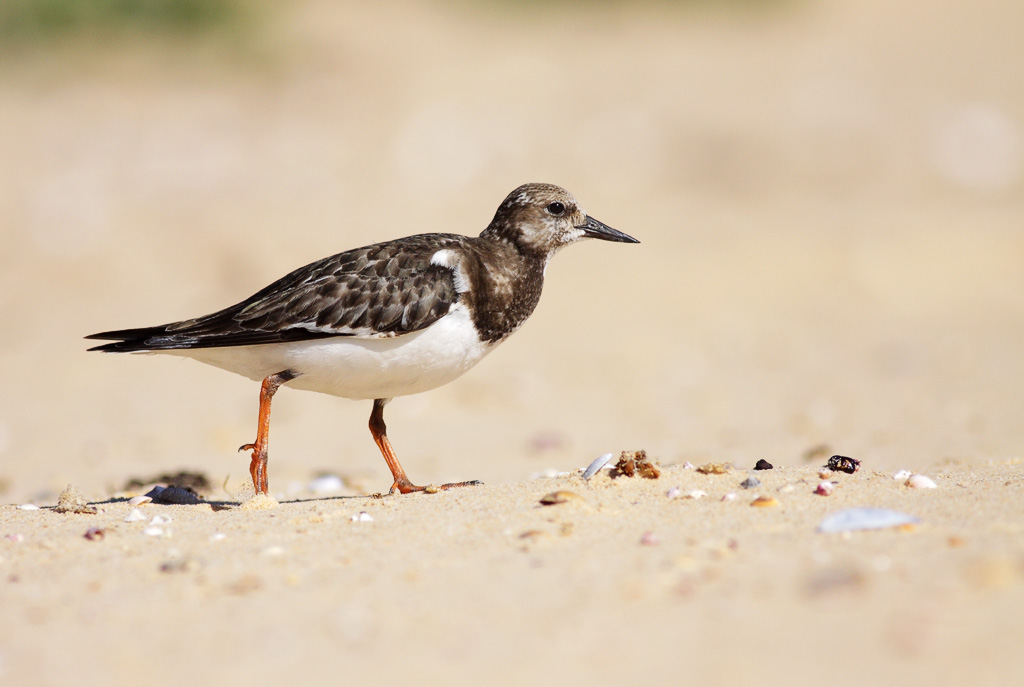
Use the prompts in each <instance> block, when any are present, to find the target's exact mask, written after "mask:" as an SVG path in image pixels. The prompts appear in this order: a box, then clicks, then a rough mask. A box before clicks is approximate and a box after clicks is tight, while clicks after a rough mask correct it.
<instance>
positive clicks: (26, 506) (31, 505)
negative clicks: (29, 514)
mask: <svg viewBox="0 0 1024 687" xmlns="http://www.w3.org/2000/svg"><path fill="white" fill-rule="evenodd" d="M18 510H39V506H37V505H36V504H34V503H23V504H21V505H20V506H18Z"/></svg>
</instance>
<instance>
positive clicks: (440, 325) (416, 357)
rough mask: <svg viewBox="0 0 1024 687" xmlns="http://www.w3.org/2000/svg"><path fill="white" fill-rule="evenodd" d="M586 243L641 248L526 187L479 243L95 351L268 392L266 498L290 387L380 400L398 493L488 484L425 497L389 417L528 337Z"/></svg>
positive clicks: (297, 286) (262, 438)
mask: <svg viewBox="0 0 1024 687" xmlns="http://www.w3.org/2000/svg"><path fill="white" fill-rule="evenodd" d="M584 239H599V240H602V241H612V242H618V243H639V241H638V240H637V239H635V238H633V237H632V236H629V235H628V234H625V233H623V232H621V231H618V230H616V229H613V228H611V227H609V226H608V225H606V224H604V223H602V222H600V221H598V220H596V219H594V218H593V217H590V216H589V215H588V214H587V213H586V212H585V211H584V209H583V207H582V206H581V205H580V203H579V202H578V201H577V200H576V198H575V197H574V196H573V195H572V194H571V193H569V192H568V191H566V190H565V189H563V188H561V187H559V186H555V185H553V184H542V183H530V184H524V185H522V186H520V187H518V188H516V189H515V190H513V191H512V192H511V193H509V194H508V196H507V197H506V198H505V199H504V201H502V203H501V204H500V205H499V206H498V209H497V211H496V212H495V214H494V218H493V219H492V220H491V222H490V223H489V224H488V225H487V227H486V228H485V229H484V230H483V231H482V232H481V233H480V235H479V236H476V237H470V236H463V235H461V234H447V233H428V234H418V235H415V236H408V237H405V238H400V239H396V240H392V241H386V242H382V243H375V244H373V245H369V246H365V247H363V248H356V249H354V250H349V251H346V252H343V253H338V254H336V255H332V256H330V257H327V258H323V259H322V260H318V261H316V262H313V263H310V264H308V265H306V266H305V267H300V268H299V269H297V270H294V271H293V272H290V273H289V274H287V275H285V276H284V277H282V278H280V279H278V280H277V281H275V282H273V283H272V284H270V285H269V286H267V287H265V288H263V289H261V290H260V291H257V292H256V293H254V294H253V295H252V296H250V297H249V298H246V299H245V300H243V301H241V302H239V303H236V304H235V305H232V306H229V307H227V308H224V309H223V310H219V311H217V312H214V313H212V314H209V315H205V316H203V317H196V318H192V319H188V320H182V321H179V322H172V323H170V324H163V325H158V326H154V327H142V328H136V329H120V330H114V331H107V332H100V333H97V334H91V335H89V336H87V337H85V338H86V339H98V340H103V341H109V342H111V343H105V344H102V345H98V346H94V347H92V348H90V349H88V350H90V351H103V352H108V353H164V354H172V355H179V356H185V357H187V358H191V359H193V360H197V361H199V362H203V363H207V364H209V365H213V366H215V367H219V368H222V369H224V370H228V371H230V372H234V373H237V374H240V375H243V376H245V377H248V378H249V379H252V380H254V381H258V382H260V395H259V414H258V420H257V426H256V439H255V440H254V441H253V442H252V443H248V444H244V445H242V446H241V447H240V448H239V449H238V450H239V452H245V451H248V452H250V455H251V460H250V464H249V474H250V476H251V477H252V483H253V488H254V489H255V491H256V493H257V494H266V495H269V479H268V469H267V463H268V457H269V439H270V407H271V400H272V399H273V397H274V394H275V393H276V392H277V391H278V389H280V387H282V386H284V385H287V386H288V387H289V388H295V389H302V390H308V391H317V392H321V393H325V394H330V395H333V396H340V397H342V398H348V399H355V400H372V401H373V409H372V411H371V413H370V421H369V427H370V434H371V435H372V436H373V440H374V442H375V443H376V444H377V448H378V449H379V450H380V452H381V454H382V455H383V457H384V460H385V462H386V463H387V465H388V468H389V469H390V470H391V475H392V477H393V480H394V481H393V483H392V485H391V489H390V490H389V492H388V493H389V494H393V493H394V492H395V491H398V492H399V493H401V494H408V493H412V492H422V491H424V490H427V491H434V490H435V489H437V490H441V489H450V488H453V487H464V486H470V485H476V484H480V482H478V481H476V480H471V481H467V482H452V483H449V484H442V485H438V486H434V487H433V488H429V487H423V486H418V485H416V484H414V483H413V482H412V481H411V480H410V479H409V477H408V475H407V474H406V472H405V470H404V469H403V467H402V465H401V463H399V461H398V457H397V455H396V454H395V450H394V448H393V447H392V445H391V442H390V441H389V440H388V436H387V426H386V425H385V423H384V406H385V405H387V404H388V402H390V401H391V399H393V398H395V397H398V396H406V395H409V394H416V393H421V392H424V391H428V390H430V389H434V388H437V387H439V386H442V385H444V384H447V383H448V382H451V381H452V380H454V379H456V378H458V377H460V376H461V375H462V374H463V373H465V372H466V371H468V370H469V369H470V368H471V367H473V366H474V365H476V364H477V363H478V362H480V360H482V359H483V358H484V357H485V356H486V355H487V354H489V353H490V352H491V351H493V350H494V349H495V348H496V347H497V346H498V345H499V344H501V343H502V342H503V341H505V340H506V339H507V338H508V337H509V336H510V335H512V334H513V333H514V332H515V331H516V330H518V329H519V328H520V327H521V326H522V324H523V323H524V322H525V321H526V319H527V318H528V317H529V316H530V315H531V314H532V313H533V311H534V308H536V307H537V303H538V302H539V300H540V296H541V289H542V288H543V285H544V275H545V272H546V270H547V266H548V262H549V261H550V260H551V258H552V256H554V255H555V253H557V252H558V251H559V250H561V249H562V248H564V247H565V246H567V245H569V244H572V243H577V242H579V241H581V240H584Z"/></svg>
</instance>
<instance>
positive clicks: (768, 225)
mask: <svg viewBox="0 0 1024 687" xmlns="http://www.w3.org/2000/svg"><path fill="white" fill-rule="evenodd" d="M529 7H530V8H533V9H531V10H529V11H525V12H524V11H523V10H522V9H521V8H519V9H517V8H518V6H517V5H512V4H509V5H500V4H499V5H495V6H494V7H488V8H487V9H482V8H480V7H470V6H463V5H460V4H456V3H453V4H427V3H381V4H377V5H369V6H367V5H366V4H361V5H358V6H356V5H347V4H341V5H333V4H331V3H318V2H308V3H307V2H303V3H298V4H297V5H295V7H293V8H292V9H290V10H288V11H284V10H281V11H279V12H278V13H277V14H274V15H273V16H272V17H270V18H269V19H264V20H263V21H262V22H255V26H256V28H253V29H251V30H252V31H253V32H254V34H252V35H249V36H248V37H247V38H246V37H238V38H236V40H234V41H233V42H232V41H229V42H228V46H227V47H224V46H223V45H221V46H219V47H218V44H217V43H216V42H215V41H213V40H212V39H210V38H209V37H204V38H199V39H195V41H194V42H193V43H187V44H186V45H184V46H183V45H182V44H181V43H179V42H176V41H177V40H183V39H173V38H166V37H164V38H160V37H157V38H153V37H149V35H148V34H140V35H139V36H134V35H130V36H128V37H124V36H121V37H120V38H118V39H116V40H111V41H109V42H104V43H103V44H102V45H95V44H91V43H88V42H82V41H78V42H75V41H71V42H69V43H68V44H55V45H52V46H50V47H49V48H48V49H46V50H31V49H25V50H21V51H19V50H9V51H8V52H7V53H5V55H6V56H5V58H4V61H3V66H2V68H0V92H2V93H3V96H2V99H0V150H2V151H3V153H2V155H3V159H4V162H3V164H2V165H0V216H2V217H3V220H2V223H0V287H2V288H0V294H2V297H0V316H2V321H3V323H4V324H3V337H2V339H0V364H2V367H3V369H4V371H5V372H4V393H3V394H0V503H3V504H6V505H2V506H0V618H2V619H3V622H2V623H0V683H2V684H5V685H6V684H11V685H27V684H38V685H57V684H76V685H93V684H95V685H106V686H110V685H121V684H134V683H140V682H141V683H146V684H154V685H164V684H167V685H170V684H179V683H182V682H183V681H191V682H198V683H202V684H207V683H214V682H217V683H220V684H229V685H230V684H246V683H248V684H252V683H253V682H254V681H258V682H259V683H269V682H271V681H293V682H295V681H303V682H310V683H313V682H317V681H324V682H327V681H329V682H331V683H343V682H344V683H357V682H366V681H370V680H372V681H375V682H383V683H395V682H399V681H402V682H408V681H416V682H422V683H424V684H441V683H444V684H456V685H461V684H509V685H513V684H516V685H518V684H525V683H528V682H529V683H546V684H552V683H556V682H557V683H566V684H578V683H584V682H585V683H590V684H627V683H630V684H631V683H639V682H641V681H643V682H648V683H652V684H679V683H694V684H696V683H700V684H726V685H731V684H741V683H757V684H766V685H812V684H813V685H818V684H832V685H863V684H868V683H871V682H874V683H881V684H929V685H962V684H965V683H969V684H972V685H976V686H980V685H1006V684H1012V683H1013V681H1014V679H1015V678H1014V676H1015V675H1017V674H1019V672H1020V671H1019V667H1018V663H1019V662H1018V661H1017V660H1016V659H1017V657H1016V649H1017V645H1018V644H1019V642H1020V637H1021V636H1022V632H1024V621H1022V620H1021V618H1022V617H1024V464H1022V462H1021V458H1022V455H1024V454H1022V447H1024V422H1021V412H1020V409H1021V408H1024V355H1021V351H1024V296H1022V294H1024V270H1022V269H1021V265H1022V256H1024V232H1022V226H1024V82H1022V81H1021V80H1020V78H1019V76H1020V75H1019V73H1018V72H1019V65H1021V64H1024V45H1022V44H1021V42H1020V41H1019V36H1018V34H1019V30H1018V27H1019V26H1021V22H1022V21H1024V9H1022V6H1021V5H1020V3H1017V2H1010V1H1009V0H1008V1H1006V2H999V1H992V2H983V3H974V4H971V5H970V6H961V4H960V3H955V2H952V1H951V0H950V1H948V2H945V1H944V2H939V3H934V2H931V3H924V2H918V1H916V0H915V1H913V2H905V3H900V4H899V6H898V7H890V6H888V5H885V4H876V3H868V4H865V3H842V2H820V3H779V4H778V5H773V6H772V9H771V11H768V10H759V9H757V8H751V7H750V6H747V5H745V4H743V3H740V4H738V5H735V6H734V5H731V4H730V5H727V6H723V7H719V6H717V5H715V6H713V5H709V4H701V3H697V4H695V5H694V4H687V3H684V4H682V5H680V6H671V5H667V4H651V5H645V6H643V7H641V8H639V9H638V8H636V7H632V6H625V5H623V6H618V5H615V4H608V5H607V6H603V7H602V8H600V9H595V10H592V11H588V13H586V14H578V13H576V12H575V11H574V10H572V9H571V8H569V7H559V8H547V9H540V8H537V7H535V5H534V4H530V5H529ZM268 11H269V10H268ZM531 12H541V13H542V14H543V17H542V19H541V20H538V18H537V17H536V16H533V15H531V14H530V13H531ZM184 48H187V49H184ZM527 181H547V182H553V183H558V184H561V185H563V186H565V187H566V188H568V189H569V190H570V191H572V192H573V193H574V194H576V196H577V197H578V198H579V199H580V201H581V202H582V203H583V205H584V207H585V208H586V210H587V211H588V212H589V213H590V214H591V215H593V216H594V217H596V218H598V219H600V220H601V221H603V222H606V223H607V224H609V225H610V226H613V227H616V228H618V229H621V230H622V231H625V232H627V233H629V234H631V235H634V236H636V237H637V238H638V239H640V241H641V242H642V243H641V244H640V245H638V246H627V245H618V244H614V245H610V244H602V243H598V242H589V243H587V244H585V245H580V246H574V247H571V248H569V249H567V250H566V251H564V252H563V253H561V254H559V255H558V256H556V257H555V259H554V260H553V261H552V263H551V265H550V268H549V270H548V273H547V283H546V285H545V292H544V296H543V298H542V299H541V303H540V306H539V308H538V310H537V312H536V313H535V314H534V315H533V317H532V318H531V319H530V320H529V321H528V322H527V324H526V325H525V326H524V328H523V329H522V330H521V331H520V332H518V333H517V334H516V335H515V336H513V337H512V338H511V339H510V340H509V341H508V342H507V343H505V344H503V345H502V346H501V347H500V348H499V350H497V351H495V352H494V353H493V354H492V355H491V356H489V357H488V358H487V359H486V360H484V361H483V362H482V363H481V364H480V365H479V366H478V367H477V368H475V369H473V370H471V371H470V372H469V373H468V374H467V375H466V376H465V377H463V378H462V379H460V380H458V381H456V382H454V383H452V384H450V385H448V386H446V387H443V388H441V389H438V390H435V391H432V392H429V393H426V394H422V395H419V396H413V397H408V398H400V399H396V400H395V401H394V402H393V403H392V404H390V405H389V406H388V409H387V422H388V428H389V436H390V437H391V439H392V441H393V442H394V444H395V447H396V450H397V451H398V455H399V456H400V458H401V460H402V463H403V465H404V466H405V468H406V470H407V471H408V473H409V475H410V477H411V478H412V479H413V480H414V481H417V482H420V483H442V482H448V481H458V480H468V479H479V480H482V481H483V482H484V485H483V486H479V487H473V488H465V489H459V490H452V491H447V492H440V493H437V494H415V495H409V496H382V497H378V496H374V494H377V493H378V492H386V491H387V488H388V487H389V486H390V475H389V473H388V471H387V469H386V466H385V465H384V462H383V460H382V459H381V457H380V455H379V452H378V451H377V449H376V447H375V446H374V444H373V441H372V440H371V438H370V435H369V431H368V430H367V427H366V424H367V420H368V417H369V412H370V404H369V403H368V402H353V401H345V400H340V399H334V398H331V397H328V396H322V395H317V394H311V393H304V392H297V391H293V390H289V389H284V390H282V391H281V392H280V393H279V394H278V395H277V397H276V398H275V402H274V421H273V425H272V427H273V432H272V437H271V444H270V446H271V448H270V455H271V458H270V485H271V492H272V494H273V496H274V501H273V502H271V503H262V504H261V503H259V502H257V503H255V504H254V503H253V502H251V501H249V500H248V499H249V496H250V495H251V484H249V483H248V480H249V478H248V473H247V468H248V457H247V456H246V455H244V454H238V453H237V452H236V449H237V447H238V446H239V445H240V444H243V443H246V442H248V441H251V440H252V438H253V435H254V432H255V420H256V417H255V416H256V407H257V395H258V385H256V384H255V383H253V382H250V381H248V380H245V379H242V378H240V377H235V376H232V375H230V374H227V373H225V372H222V371H219V370H216V369H214V368H210V367H205V366H203V365H200V364H197V363H194V362H192V361H187V360H181V359H177V358H172V357H162V356H112V355H100V354H96V353H86V352H85V348H86V347H87V345H88V342H86V341H83V340H82V338H81V337H83V336H84V335H86V334H89V333H92V332H95V331H102V330H106V329H113V328H120V327H131V326H143V325H151V324H157V323H159V322H166V321H173V320H176V319H181V318H185V317H190V316H196V315H200V314H203V313H206V312H211V311H213V310H216V309H218V308H220V307H223V306H225V305H227V304H229V303H232V302H235V301H237V300H240V299H242V298H244V297H246V296H247V295H249V294H250V293H252V292H254V291H256V290H257V289H259V288H261V287H263V286H264V285H265V284H267V283H269V282H270V281H272V280H274V279H276V278H277V277H279V276H281V275H283V274H285V273H286V272H288V271H290V270H291V269H294V268H295V267H298V266H300V265H302V264H305V263H307V262H310V261H312V260H315V259H318V258H320V257H323V256H325V255H329V254H331V253H335V252H338V251H341V250H345V249H348V248H352V247H355V246H359V245H364V244H366V243H370V242H373V241H379V240H386V239H391V238H396V237H398V236H403V235H408V234H412V233H419V232H429V231H455V232H459V233H467V234H473V233H477V232H478V231H479V230H480V229H482V228H483V227H484V226H485V225H486V223H487V222H488V221H489V219H490V217H491V215H492V214H493V212H494V209H495V208H496V207H497V204H498V203H499V202H500V201H501V199H502V198H503V197H504V195H505V194H506V193H507V192H508V191H510V190H511V189H512V188H514V187H515V186H517V185H518V184H520V183H524V182H527ZM640 449H643V450H646V451H647V453H648V455H650V456H652V457H654V458H656V459H657V460H658V461H659V464H660V465H661V468H662V474H661V476H660V477H659V478H658V479H645V478H641V477H632V478H630V477H617V478H612V477H610V476H609V474H608V472H607V471H602V472H600V473H598V475H597V476H596V477H594V478H593V479H592V480H590V481H584V480H583V479H582V477H581V476H580V471H581V469H582V468H584V467H586V466H587V465H588V464H589V463H591V461H593V460H594V459H596V458H597V457H598V456H600V455H602V454H605V453H609V452H610V453H613V454H614V455H616V456H618V455H619V453H620V452H622V451H633V450H640ZM833 454H840V455H845V456H850V457H853V458H856V459H858V460H860V461H861V468H860V470H859V471H857V472H856V473H854V474H851V475H847V474H841V473H837V474H834V475H833V476H831V477H829V478H828V479H829V480H830V481H834V482H835V488H834V491H833V493H831V494H830V495H827V496H823V495H819V494H816V493H815V489H816V487H817V486H818V484H819V483H820V482H821V481H823V479H824V478H822V477H821V476H819V471H820V469H821V466H822V465H823V464H824V463H825V461H826V460H827V459H828V458H829V456H831V455H833ZM760 459H764V460H767V461H768V462H770V463H772V464H773V465H774V466H775V467H774V469H772V470H761V471H753V470H752V468H753V467H754V465H755V463H756V462H757V461H758V460H760ZM687 463H689V464H691V465H693V466H697V467H699V466H702V465H705V464H709V463H714V464H730V465H731V468H730V469H729V471H728V472H726V473H724V474H702V473H700V472H698V471H697V470H696V469H693V468H690V467H686V465H687ZM181 470H185V471H191V472H196V473H202V474H203V475H205V476H206V477H207V478H208V482H209V486H208V488H207V489H205V490H204V491H202V496H203V499H202V500H201V501H200V502H198V503H195V504H190V505H160V504H157V503H147V504H142V505H138V506H132V505H131V504H129V503H128V499H129V498H130V497H131V496H134V495H137V494H141V493H145V492H146V491H147V490H148V489H149V487H150V486H151V483H153V482H154V481H155V478H156V477H158V476H159V475H161V474H162V473H174V472H177V471H181ZM900 470H907V471H910V472H914V473H920V474H923V475H926V476H927V477H929V478H931V479H932V480H933V481H934V482H935V483H936V485H937V486H936V488H934V489H912V488H909V487H907V486H905V484H904V483H905V478H904V479H894V478H893V475H894V474H896V473H897V472H898V471H900ZM325 475H326V476H328V477H329V478H331V479H333V480H334V483H335V484H336V485H341V486H339V487H338V488H336V489H334V490H331V491H326V492H323V493H316V492H315V491H313V489H312V486H311V485H313V484H321V485H322V484H325V483H327V481H321V482H315V480H317V479H318V478H319V477H322V476H325ZM750 476H755V477H756V478H757V479H758V480H760V482H761V484H760V486H758V487H755V488H752V489H744V488H742V487H741V486H740V484H741V482H743V481H744V480H745V479H747V478H748V477H750ZM133 478H139V479H140V480H141V482H142V485H141V486H135V487H128V486H127V485H128V483H129V481H130V480H131V479H133ZM328 481H329V480H328ZM68 485H72V486H73V487H74V488H75V489H77V490H78V491H79V492H80V493H81V494H82V495H83V497H84V498H85V500H86V501H88V502H90V503H91V504H93V506H95V508H96V510H97V512H95V513H86V514H80V513H59V512H56V511H55V510H54V508H53V507H54V506H55V505H56V504H57V502H58V498H59V496H60V494H61V492H62V491H64V490H65V488H66V487H67V486H68ZM557 491H566V492H571V493H572V494H574V495H575V497H567V500H566V501H565V502H564V503H558V504H554V505H542V504H541V499H542V498H543V497H544V496H545V495H547V494H550V493H552V492H557ZM694 491H702V492H705V494H706V495H705V496H703V497H702V498H697V499H694V498H687V495H688V494H690V493H691V492H694ZM670 494H671V496H670ZM727 494H735V497H734V498H731V499H726V500H723V497H726V495H727ZM576 497H578V498H576ZM758 497H766V498H771V499H774V500H775V502H776V503H775V505H769V506H767V507H757V506H752V505H751V504H752V502H754V501H755V499H757V498H758ZM22 504H34V505H36V506H39V507H40V508H39V509H38V510H26V509H22V508H20V506H21V505H22ZM247 504H248V505H247ZM254 505H257V506H258V505H262V506H265V507H253V506H254ZM133 508H137V509H138V511H139V512H140V513H141V519H138V520H134V521H131V522H126V521H125V518H126V516H128V515H129V513H130V512H131V511H132V509H133ZM850 508H885V509H891V510H894V511H897V512H900V513H903V514H906V515H908V516H911V517H913V518H914V519H915V522H914V523H913V524H912V525H907V526H903V527H888V528H884V529H879V530H871V531H855V532H846V533H822V532H819V531H818V527H819V525H820V523H821V522H822V520H823V519H824V518H825V517H826V516H828V515H830V514H833V513H836V512H838V511H842V510H845V509H850ZM363 513H365V515H361V514H363ZM154 518H156V522H154ZM97 530H102V532H98V531H97ZM87 533H88V534H90V537H91V538H87V537H86V534H87Z"/></svg>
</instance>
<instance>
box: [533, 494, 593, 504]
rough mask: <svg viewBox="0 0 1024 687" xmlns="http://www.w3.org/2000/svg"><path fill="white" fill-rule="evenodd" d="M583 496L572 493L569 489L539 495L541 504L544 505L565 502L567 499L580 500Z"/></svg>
mask: <svg viewBox="0 0 1024 687" xmlns="http://www.w3.org/2000/svg"><path fill="white" fill-rule="evenodd" d="M582 500H583V497H582V496H580V495H579V494H574V493H573V492H571V491H553V492H551V493H550V494H544V496H541V497H540V502H541V504H543V505H545V506H554V505H556V504H559V503H567V502H569V501H582Z"/></svg>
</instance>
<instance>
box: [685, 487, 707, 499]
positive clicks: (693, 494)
mask: <svg viewBox="0 0 1024 687" xmlns="http://www.w3.org/2000/svg"><path fill="white" fill-rule="evenodd" d="M707 495H708V493H707V492H706V491H702V490H700V489H694V490H693V491H690V492H687V493H686V498H688V499H694V500H696V499H702V498H704V497H705V496H707Z"/></svg>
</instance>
